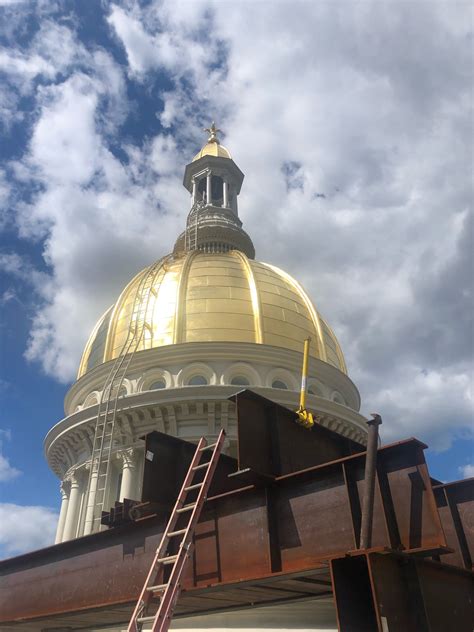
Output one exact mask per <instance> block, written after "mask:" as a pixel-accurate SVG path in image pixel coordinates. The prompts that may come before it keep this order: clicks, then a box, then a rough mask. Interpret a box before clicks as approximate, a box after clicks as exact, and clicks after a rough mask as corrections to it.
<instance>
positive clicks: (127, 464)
mask: <svg viewBox="0 0 474 632" xmlns="http://www.w3.org/2000/svg"><path fill="white" fill-rule="evenodd" d="M118 456H119V458H121V459H122V483H121V485H120V495H119V501H120V502H123V500H124V498H129V499H131V500H137V499H134V498H133V497H134V496H135V494H136V472H137V453H136V450H133V448H129V449H128V450H122V451H121V452H119V454H118Z"/></svg>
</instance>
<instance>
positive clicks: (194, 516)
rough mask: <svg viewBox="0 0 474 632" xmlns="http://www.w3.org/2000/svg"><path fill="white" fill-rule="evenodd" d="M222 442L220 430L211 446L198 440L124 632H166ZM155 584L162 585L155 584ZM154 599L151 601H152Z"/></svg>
mask: <svg viewBox="0 0 474 632" xmlns="http://www.w3.org/2000/svg"><path fill="white" fill-rule="evenodd" d="M224 439H225V432H224V430H221V431H220V433H219V437H218V438H217V441H216V443H213V444H212V445H208V444H207V440H206V439H205V438H204V437H202V438H201V439H200V441H199V443H198V445H197V448H196V452H195V453H194V457H193V459H192V461H191V465H190V466H189V470H188V473H187V474H186V477H185V479H184V482H183V486H182V487H181V491H180V492H179V496H178V499H177V500H176V504H175V506H174V508H173V511H172V512H171V516H170V519H169V521H168V524H167V525H166V529H165V530H164V532H163V536H162V538H161V542H160V545H159V547H158V549H157V550H156V554H155V557H154V559H153V563H152V565H151V568H150V571H149V573H148V576H147V578H146V581H145V585H144V586H143V589H142V592H141V593H140V597H139V599H138V603H137V605H136V606H135V610H134V611H133V614H132V618H131V620H130V623H129V625H128V628H127V632H141V630H142V627H143V625H144V624H152V627H151V631H152V632H167V630H168V628H169V626H170V624H171V619H172V617H173V612H174V609H175V607H176V602H177V600H178V597H179V594H180V592H181V579H182V577H183V573H184V570H185V568H186V563H187V562H188V560H189V559H190V557H191V553H192V548H193V536H194V530H195V528H196V525H197V522H198V520H199V516H200V515H201V510H202V507H203V505H204V502H205V501H206V497H207V492H208V490H209V486H210V484H211V482H212V477H213V475H214V472H215V469H216V467H217V463H218V461H219V457H220V454H221V452H222V446H223V443H224ZM209 450H212V454H211V458H210V459H209V461H205V462H203V463H201V457H202V456H203V455H205V453H206V452H207V451H209ZM202 473H204V476H203V477H202V480H201V481H200V482H194V481H195V476H198V477H199V478H200V477H201V476H200V475H201V474H202ZM195 493H197V497H196V498H195V499H194V500H192V501H191V502H188V503H186V500H187V499H188V495H190V494H191V495H194V494H195ZM189 514H190V516H189V519H188V520H186V516H187V515H189ZM180 518H183V519H184V520H183V522H185V524H183V525H179V526H178V524H177V523H178V520H179V519H180ZM177 527H178V528H177ZM179 536H182V540H181V542H180V544H179V547H178V552H177V553H176V554H174V555H169V553H168V546H169V544H170V541H171V540H172V539H173V538H177V537H179ZM166 566H171V571H170V572H169V574H168V579H167V580H166V581H165V579H164V574H165V567H166ZM158 581H161V582H162V583H157V582H158ZM154 599H155V601H153V600H154ZM156 599H159V603H158V609H157V611H156V612H155V614H153V615H149V614H148V611H149V609H150V608H151V607H152V606H153V605H154V604H155V605H156Z"/></svg>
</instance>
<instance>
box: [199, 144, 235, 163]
mask: <svg viewBox="0 0 474 632" xmlns="http://www.w3.org/2000/svg"><path fill="white" fill-rule="evenodd" d="M203 156H215V157H216V158H229V160H232V156H231V155H230V152H229V150H228V149H226V148H225V147H224V145H221V144H220V143H217V142H215V141H213V142H210V143H206V144H205V145H204V147H203V148H202V149H201V151H199V152H198V153H197V154H196V155H195V156H194V158H193V160H192V161H193V162H195V161H196V160H199V158H202V157H203Z"/></svg>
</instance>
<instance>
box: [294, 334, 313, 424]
mask: <svg viewBox="0 0 474 632" xmlns="http://www.w3.org/2000/svg"><path fill="white" fill-rule="evenodd" d="M310 342H311V338H306V340H305V341H304V350H303V370H302V374H301V392H300V406H299V408H298V410H297V411H296V414H297V418H296V421H297V422H298V423H299V424H301V425H302V426H304V427H305V428H311V427H312V426H314V419H313V415H312V413H310V412H308V411H307V410H306V391H307V388H308V363H309V343H310Z"/></svg>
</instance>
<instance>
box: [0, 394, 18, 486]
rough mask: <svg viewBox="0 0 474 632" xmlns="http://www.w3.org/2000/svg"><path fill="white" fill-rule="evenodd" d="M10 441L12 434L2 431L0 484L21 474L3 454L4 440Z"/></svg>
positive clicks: (0, 435) (0, 442)
mask: <svg viewBox="0 0 474 632" xmlns="http://www.w3.org/2000/svg"><path fill="white" fill-rule="evenodd" d="M1 388H2V384H0V390H1ZM10 439H11V433H10V431H9V430H0V483H5V482H7V481H10V480H12V479H13V478H16V477H17V476H19V475H20V474H21V472H20V470H17V469H16V467H13V466H12V465H11V464H10V461H9V459H8V458H7V457H6V456H5V455H4V454H3V443H4V440H7V441H9V440H10Z"/></svg>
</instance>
